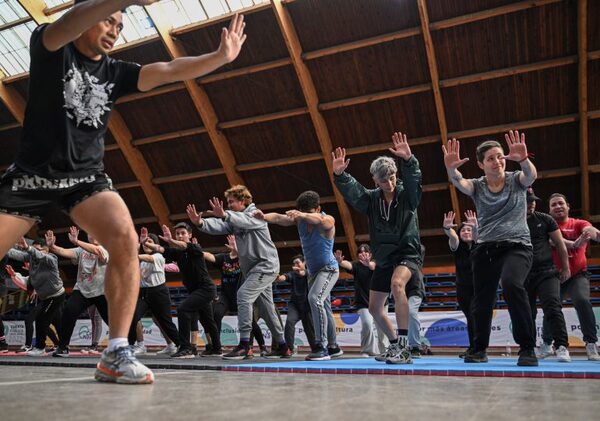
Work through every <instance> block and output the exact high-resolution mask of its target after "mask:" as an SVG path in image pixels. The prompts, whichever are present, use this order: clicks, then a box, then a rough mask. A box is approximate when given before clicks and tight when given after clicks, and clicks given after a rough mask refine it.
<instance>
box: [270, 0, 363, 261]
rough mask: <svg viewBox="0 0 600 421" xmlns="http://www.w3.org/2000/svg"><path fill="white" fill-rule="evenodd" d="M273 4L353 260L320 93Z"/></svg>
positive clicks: (286, 18) (283, 14) (350, 227)
mask: <svg viewBox="0 0 600 421" xmlns="http://www.w3.org/2000/svg"><path fill="white" fill-rule="evenodd" d="M271 5H272V7H273V12H274V13H275V17H276V18H277V23H278V24H279V28H280V30H281V34H282V35H283V38H284V40H285V44H286V46H287V49H288V52H289V54H290V57H291V59H292V62H293V65H294V69H295V71H296V75H297V76H298V81H299V82H300V86H301V88H302V93H303V94H304V98H305V100H306V105H307V106H308V111H309V114H310V118H311V120H312V122H313V126H314V128H315V132H316V134H317V139H318V141H319V146H320V147H321V153H322V155H323V160H324V161H325V165H326V166H327V173H328V175H329V182H330V183H331V185H332V188H333V192H334V195H335V198H336V203H337V207H338V210H339V213H340V218H341V222H342V225H343V227H344V232H345V233H346V237H347V238H348V248H349V249H350V254H351V255H352V258H353V259H356V258H357V247H356V241H355V239H354V236H355V235H356V232H355V229H354V223H353V222H352V216H351V215H350V209H349V208H348V205H347V204H346V202H345V201H344V197H343V196H342V194H341V193H340V191H339V190H338V189H337V187H336V186H335V183H334V182H333V164H332V162H331V152H332V150H333V147H332V144H331V137H330V136H329V130H328V128H327V123H326V122H325V119H324V118H323V115H322V114H321V112H320V111H319V98H318V95H317V90H316V88H315V85H314V82H313V80H312V76H311V75H310V72H309V70H308V67H307V66H306V63H304V61H303V60H302V46H301V45H300V40H299V39H298V34H297V33H296V29H295V28H294V24H293V22H292V19H291V17H290V15H289V13H288V11H287V10H286V9H285V8H284V6H283V4H282V3H281V0H271Z"/></svg>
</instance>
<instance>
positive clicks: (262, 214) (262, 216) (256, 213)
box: [252, 209, 265, 221]
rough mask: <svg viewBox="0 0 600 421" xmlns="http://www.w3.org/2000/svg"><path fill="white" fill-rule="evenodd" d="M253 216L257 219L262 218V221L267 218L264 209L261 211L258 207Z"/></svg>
mask: <svg viewBox="0 0 600 421" xmlns="http://www.w3.org/2000/svg"><path fill="white" fill-rule="evenodd" d="M252 216H253V217H254V218H256V219H260V220H261V221H264V220H265V214H264V212H263V211H261V210H260V209H256V210H255V211H254V212H253V213H252Z"/></svg>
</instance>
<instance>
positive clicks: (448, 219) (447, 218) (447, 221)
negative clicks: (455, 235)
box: [442, 211, 456, 230]
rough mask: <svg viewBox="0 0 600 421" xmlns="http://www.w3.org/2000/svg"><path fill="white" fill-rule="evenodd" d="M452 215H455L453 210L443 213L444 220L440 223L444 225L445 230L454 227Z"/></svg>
mask: <svg viewBox="0 0 600 421" xmlns="http://www.w3.org/2000/svg"><path fill="white" fill-rule="evenodd" d="M454 216H455V215H454V212H453V211H450V212H448V213H445V214H444V222H443V224H442V227H444V229H445V230H449V229H451V228H456V224H455V223H454Z"/></svg>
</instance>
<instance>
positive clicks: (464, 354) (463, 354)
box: [458, 348, 473, 360]
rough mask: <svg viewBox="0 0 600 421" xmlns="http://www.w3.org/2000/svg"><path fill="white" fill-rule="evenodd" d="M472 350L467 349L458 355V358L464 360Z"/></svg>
mask: <svg viewBox="0 0 600 421" xmlns="http://www.w3.org/2000/svg"><path fill="white" fill-rule="evenodd" d="M472 351H473V350H472V349H471V348H467V349H466V350H465V351H464V352H461V353H460V354H458V358H460V359H461V360H462V359H464V358H465V357H466V356H467V354H469V353H471V352H472Z"/></svg>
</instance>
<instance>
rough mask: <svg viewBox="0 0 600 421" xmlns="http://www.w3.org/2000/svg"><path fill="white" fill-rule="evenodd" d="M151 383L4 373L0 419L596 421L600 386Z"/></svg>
mask: <svg viewBox="0 0 600 421" xmlns="http://www.w3.org/2000/svg"><path fill="white" fill-rule="evenodd" d="M155 374H156V382H155V384H153V385H150V386H125V385H112V384H103V383H97V382H95V381H94V380H93V379H92V375H93V369H91V368H79V367H32V366H0V419H1V420H2V421H12V420H42V419H43V420H48V419H58V420H71V419H77V420H85V421H93V420H100V419H102V420H106V419H110V420H111V421H112V420H136V419H138V420H165V419H170V420H176V419H186V420H195V419H208V420H215V419H216V420H220V419H224V420H229V419H234V418H238V417H240V418H242V419H259V420H270V419H285V420H286V421H287V420H321V419H323V420H331V421H333V420H371V419H377V418H379V419H382V418H380V417H391V418H389V419H400V418H402V419H412V420H417V419H431V418H433V419H444V418H450V417H451V418H452V419H457V420H461V421H462V420H485V421H491V420H508V419H511V420H517V419H518V420H522V419H542V420H552V419H560V420H565V419H570V420H586V419H590V420H591V419H597V416H598V412H599V411H600V400H599V398H598V396H600V381H598V380H574V379H515V378H457V377H421V376H364V375H337V376H336V375H317V374H305V375H304V374H270V373H229V372H219V371H188V370H155Z"/></svg>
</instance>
